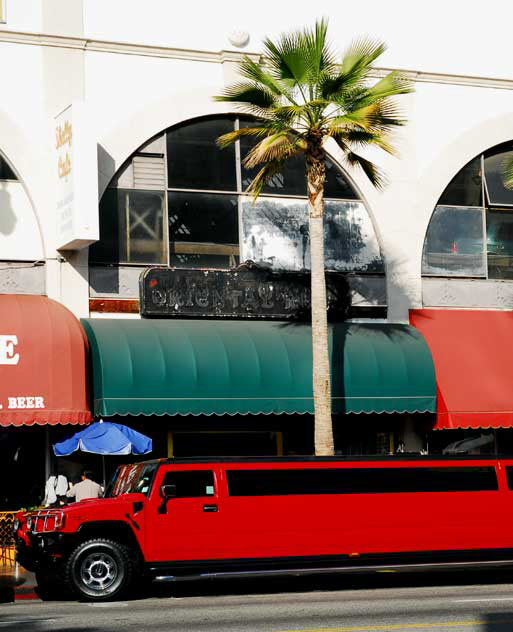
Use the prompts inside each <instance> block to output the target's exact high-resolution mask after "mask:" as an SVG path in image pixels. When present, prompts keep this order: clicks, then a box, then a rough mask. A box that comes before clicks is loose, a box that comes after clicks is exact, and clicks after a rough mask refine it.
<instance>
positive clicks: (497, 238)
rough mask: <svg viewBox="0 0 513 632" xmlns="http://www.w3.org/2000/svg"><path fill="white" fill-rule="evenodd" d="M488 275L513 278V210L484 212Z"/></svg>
mask: <svg viewBox="0 0 513 632" xmlns="http://www.w3.org/2000/svg"><path fill="white" fill-rule="evenodd" d="M486 247H487V254H488V277H489V278H490V279H513V211H506V210H499V209H490V210H488V211H487V212H486Z"/></svg>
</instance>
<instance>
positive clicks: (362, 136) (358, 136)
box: [329, 128, 397, 156]
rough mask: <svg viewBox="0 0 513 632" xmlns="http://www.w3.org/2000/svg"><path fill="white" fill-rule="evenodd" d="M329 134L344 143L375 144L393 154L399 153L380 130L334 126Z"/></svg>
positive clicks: (357, 144)
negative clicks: (372, 130) (371, 130)
mask: <svg viewBox="0 0 513 632" xmlns="http://www.w3.org/2000/svg"><path fill="white" fill-rule="evenodd" d="M329 135H330V136H331V137H332V138H334V139H335V140H337V141H343V142H344V145H346V144H347V143H349V144H350V145H354V146H356V147H366V146H369V145H374V146H375V147H379V148H380V149H383V151H386V152H387V153H388V154H390V155H392V156H396V155H397V150H396V149H395V148H394V147H393V146H392V145H391V143H390V142H389V141H388V140H387V138H386V137H385V135H384V134H381V133H380V132H369V131H366V130H361V129H347V128H342V129H340V128H334V129H331V130H330V132H329Z"/></svg>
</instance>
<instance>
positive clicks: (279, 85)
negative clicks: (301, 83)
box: [239, 56, 295, 103]
mask: <svg viewBox="0 0 513 632" xmlns="http://www.w3.org/2000/svg"><path fill="white" fill-rule="evenodd" d="M239 71H240V74H241V75H242V76H243V77H244V78H245V79H249V80H250V81H253V82H254V83H256V84H260V85H261V86H262V87H264V88H267V89H268V90H269V91H270V92H272V93H273V94H274V95H275V96H276V97H278V98H281V99H287V100H288V101H290V102H291V103H295V101H294V98H293V94H292V92H291V91H290V89H289V88H288V87H287V86H286V85H285V84H284V83H283V82H280V81H278V80H277V79H276V77H274V76H273V75H272V74H271V73H269V72H267V71H266V67H265V66H264V64H257V63H255V62H254V61H253V60H252V59H250V58H249V57H247V56H245V57H243V58H242V61H241V63H240V65H239Z"/></svg>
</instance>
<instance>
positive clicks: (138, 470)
mask: <svg viewBox="0 0 513 632" xmlns="http://www.w3.org/2000/svg"><path fill="white" fill-rule="evenodd" d="M157 465H158V464H157V463H134V464H132V465H121V466H120V467H119V468H118V469H117V471H116V474H115V475H114V478H113V479H112V481H111V482H110V484H109V487H108V490H107V494H106V496H107V497H108V498H113V497H114V496H121V495H122V494H132V493H134V492H139V493H140V494H145V495H146V496H147V495H148V494H149V493H150V489H151V484H152V482H153V477H154V476H155V471H156V469H157Z"/></svg>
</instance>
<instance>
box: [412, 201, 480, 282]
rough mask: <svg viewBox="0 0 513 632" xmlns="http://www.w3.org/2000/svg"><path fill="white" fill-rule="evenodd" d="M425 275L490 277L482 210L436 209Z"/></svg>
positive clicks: (427, 245)
mask: <svg viewBox="0 0 513 632" xmlns="http://www.w3.org/2000/svg"><path fill="white" fill-rule="evenodd" d="M422 274H433V275H442V276H485V275H486V269H485V259H484V239H483V210H482V209H480V208H455V207H451V206H437V207H436V208H435V211H434V213H433V215H432V217H431V221H430V223H429V228H428V231H427V234H426V239H425V241H424V250H423V253H422Z"/></svg>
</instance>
